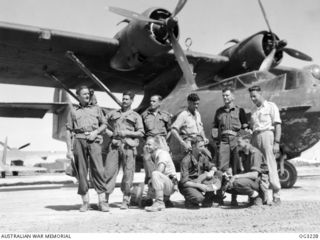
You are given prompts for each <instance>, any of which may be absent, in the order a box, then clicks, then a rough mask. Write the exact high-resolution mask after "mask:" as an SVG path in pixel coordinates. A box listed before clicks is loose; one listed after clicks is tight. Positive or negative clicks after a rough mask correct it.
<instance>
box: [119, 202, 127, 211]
mask: <svg viewBox="0 0 320 240" xmlns="http://www.w3.org/2000/svg"><path fill="white" fill-rule="evenodd" d="M120 209H121V210H127V209H129V203H128V201H125V200H124V201H123V202H122V204H121V206H120Z"/></svg>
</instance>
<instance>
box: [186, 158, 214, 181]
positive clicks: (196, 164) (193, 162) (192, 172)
mask: <svg viewBox="0 0 320 240" xmlns="http://www.w3.org/2000/svg"><path fill="white" fill-rule="evenodd" d="M214 167H215V165H214V164H213V163H212V162H211V161H210V159H209V158H208V157H207V156H205V155H203V154H200V155H199V159H198V160H197V159H196V158H195V157H194V156H193V155H192V154H188V155H186V156H185V157H184V158H183V159H182V161H181V164H180V168H181V169H180V183H181V184H184V183H186V182H188V181H193V180H195V179H197V178H198V177H199V176H200V175H201V174H203V173H205V172H209V171H210V170H212V169H213V168H214Z"/></svg>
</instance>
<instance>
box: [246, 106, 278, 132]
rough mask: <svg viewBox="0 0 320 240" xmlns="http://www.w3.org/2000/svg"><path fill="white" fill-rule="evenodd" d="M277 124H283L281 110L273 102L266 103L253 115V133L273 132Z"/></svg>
mask: <svg viewBox="0 0 320 240" xmlns="http://www.w3.org/2000/svg"><path fill="white" fill-rule="evenodd" d="M275 123H281V119H280V113H279V109H278V107H277V105H276V104H274V103H273V102H268V101H264V102H263V103H262V104H261V106H260V107H257V108H256V110H255V111H254V112H253V113H252V115H251V124H252V130H253V131H266V130H273V129H274V124H275Z"/></svg>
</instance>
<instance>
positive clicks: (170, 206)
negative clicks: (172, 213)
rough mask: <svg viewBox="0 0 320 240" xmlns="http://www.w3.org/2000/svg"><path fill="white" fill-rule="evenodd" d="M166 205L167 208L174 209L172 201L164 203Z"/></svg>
mask: <svg viewBox="0 0 320 240" xmlns="http://www.w3.org/2000/svg"><path fill="white" fill-rule="evenodd" d="M164 205H165V206H166V208H173V207H174V205H173V202H171V201H170V200H167V201H165V202H164Z"/></svg>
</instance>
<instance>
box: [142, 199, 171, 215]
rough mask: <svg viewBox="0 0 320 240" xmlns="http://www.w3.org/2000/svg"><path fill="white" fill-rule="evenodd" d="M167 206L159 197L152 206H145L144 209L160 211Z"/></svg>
mask: <svg viewBox="0 0 320 240" xmlns="http://www.w3.org/2000/svg"><path fill="white" fill-rule="evenodd" d="M165 208H166V206H165V205H164V202H163V201H161V200H159V199H157V200H156V201H155V202H154V203H153V204H152V206H150V207H145V208H144V209H145V210H146V211H147V212H158V211H161V210H162V209H165Z"/></svg>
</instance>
